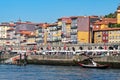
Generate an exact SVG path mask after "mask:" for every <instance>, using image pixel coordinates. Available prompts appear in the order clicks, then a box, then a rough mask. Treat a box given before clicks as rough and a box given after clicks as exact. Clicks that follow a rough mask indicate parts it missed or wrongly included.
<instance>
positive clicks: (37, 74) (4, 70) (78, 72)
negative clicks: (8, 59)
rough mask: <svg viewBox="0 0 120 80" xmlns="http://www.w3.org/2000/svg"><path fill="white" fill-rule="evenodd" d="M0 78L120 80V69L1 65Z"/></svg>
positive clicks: (26, 79)
mask: <svg viewBox="0 0 120 80" xmlns="http://www.w3.org/2000/svg"><path fill="white" fill-rule="evenodd" d="M0 80H120V69H88V68H81V67H79V66H48V65H27V66H16V65H0Z"/></svg>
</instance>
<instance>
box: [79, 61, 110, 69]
mask: <svg viewBox="0 0 120 80" xmlns="http://www.w3.org/2000/svg"><path fill="white" fill-rule="evenodd" d="M78 64H79V65H80V66H81V67H83V68H98V69H106V68H108V67H109V66H108V65H101V64H97V65H93V64H82V63H80V62H79V63H78Z"/></svg>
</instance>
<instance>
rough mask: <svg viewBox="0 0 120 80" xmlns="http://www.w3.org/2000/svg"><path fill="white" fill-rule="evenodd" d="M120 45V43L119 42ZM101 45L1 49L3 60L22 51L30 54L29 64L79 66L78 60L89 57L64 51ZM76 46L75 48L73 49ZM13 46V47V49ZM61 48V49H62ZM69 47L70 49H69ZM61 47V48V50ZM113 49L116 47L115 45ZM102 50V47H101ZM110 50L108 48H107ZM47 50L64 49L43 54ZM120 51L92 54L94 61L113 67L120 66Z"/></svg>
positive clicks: (94, 47)
mask: <svg viewBox="0 0 120 80" xmlns="http://www.w3.org/2000/svg"><path fill="white" fill-rule="evenodd" d="M113 45H114V44H106V46H107V48H108V47H109V46H113ZM118 45H119V44H118ZM96 46H97V48H98V47H99V46H101V47H103V49H104V44H99V45H98V44H84V45H80V44H79V45H78V44H76V45H66V46H64V45H59V46H56V45H54V46H51V47H50V50H48V49H47V48H48V45H46V46H45V45H43V46H38V45H33V46H3V47H2V48H3V49H2V50H1V55H0V59H1V60H6V59H9V58H11V57H13V56H16V55H19V54H21V53H26V54H28V57H27V61H28V64H44V65H73V66H77V65H78V64H77V63H76V62H77V61H78V60H79V61H82V60H84V59H86V58H87V57H85V56H81V55H76V54H73V53H67V54H64V51H71V52H75V51H77V50H80V49H81V47H82V49H83V50H85V49H86V50H95V49H96ZM73 47H74V49H73ZM11 48H12V49H11ZM60 48H61V49H60ZM68 48H69V49H68ZM59 49H60V50H59ZM113 49H114V50H115V51H116V50H119V46H118V49H115V48H114V47H113ZM99 50H100V49H99ZM107 50H108V49H107ZM45 51H63V53H62V54H59V53H54V54H52V53H48V54H43V53H44V52H45ZM119 54H120V52H118V53H117V54H114V53H111V54H110V55H109V56H108V55H107V53H106V54H105V55H92V57H93V59H94V61H96V62H99V63H105V64H106V63H107V64H110V65H111V67H112V68H120V66H119V65H118V64H120V55H119Z"/></svg>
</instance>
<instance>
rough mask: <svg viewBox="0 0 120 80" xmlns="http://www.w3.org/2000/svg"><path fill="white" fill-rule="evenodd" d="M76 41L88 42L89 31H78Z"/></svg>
mask: <svg viewBox="0 0 120 80" xmlns="http://www.w3.org/2000/svg"><path fill="white" fill-rule="evenodd" d="M77 35H78V36H77V38H78V43H88V42H89V41H88V38H89V32H85V31H78V33H77Z"/></svg>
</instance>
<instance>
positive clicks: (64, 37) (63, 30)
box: [58, 17, 71, 43]
mask: <svg viewBox="0 0 120 80" xmlns="http://www.w3.org/2000/svg"><path fill="white" fill-rule="evenodd" d="M58 27H59V30H58V33H59V37H61V42H62V43H69V42H70V39H71V37H70V36H71V18H69V17H62V18H59V19H58Z"/></svg>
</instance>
